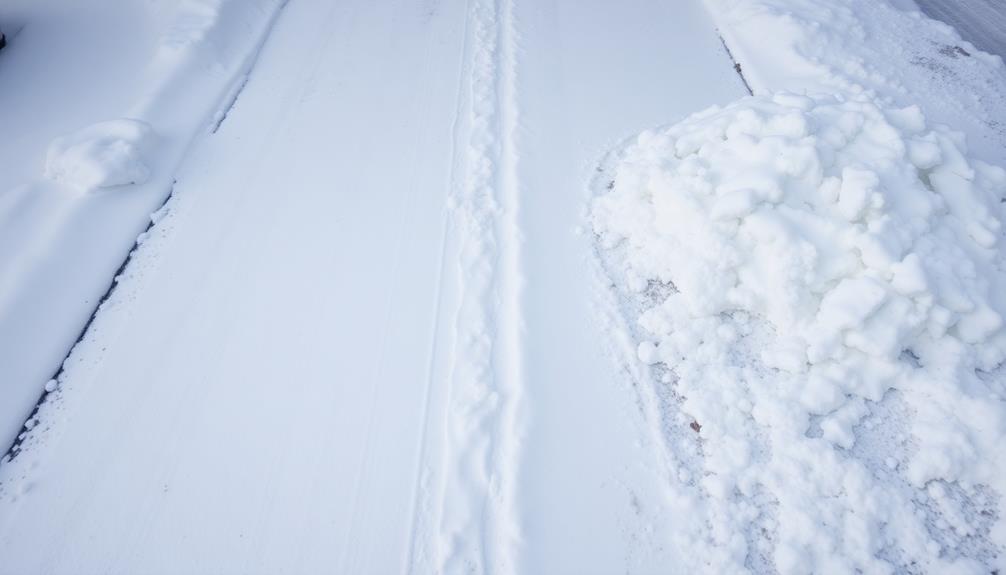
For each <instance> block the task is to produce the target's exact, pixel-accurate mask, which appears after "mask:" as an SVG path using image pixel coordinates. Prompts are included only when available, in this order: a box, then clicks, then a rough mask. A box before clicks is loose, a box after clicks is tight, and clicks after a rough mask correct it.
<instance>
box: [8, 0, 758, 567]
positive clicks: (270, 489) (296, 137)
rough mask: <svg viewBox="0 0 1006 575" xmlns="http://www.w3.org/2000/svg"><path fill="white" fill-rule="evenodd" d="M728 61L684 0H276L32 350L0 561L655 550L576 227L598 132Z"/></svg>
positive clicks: (470, 562)
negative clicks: (67, 349)
mask: <svg viewBox="0 0 1006 575" xmlns="http://www.w3.org/2000/svg"><path fill="white" fill-rule="evenodd" d="M205 4H207V3H201V2H185V3H182V4H181V5H180V6H181V7H182V8H183V9H185V10H188V9H190V8H191V9H192V10H193V11H194V14H196V15H198V14H202V12H200V11H199V10H196V8H198V7H199V6H202V5H205ZM210 4H212V3H210ZM211 13H212V11H211ZM221 21H226V20H221ZM254 22H259V20H254ZM239 32H240V33H239ZM243 34H244V32H243V31H240V30H239V31H231V32H228V33H227V34H224V35H223V36H221V37H220V38H217V37H216V36H214V33H213V32H208V33H207V34H206V35H205V36H200V35H198V34H197V35H192V36H186V37H188V38H191V39H192V42H195V44H193V45H194V46H201V45H204V44H202V43H201V42H209V43H210V45H215V44H216V41H219V40H221V38H231V39H233V38H246V37H254V35H251V36H246V35H243ZM166 45H167V46H174V45H175V43H173V42H168V43H167V44H166ZM166 49H167V48H166ZM169 53H170V50H169ZM236 54H238V52H234V53H233V54H231V55H232V56H234V57H235V58H236V57H237V56H236ZM682 54H687V56H688V57H687V58H678V57H677V55H682ZM654 61H660V62H663V64H662V69H661V72H660V73H659V74H655V73H654V72H653V67H652V65H653V62H654ZM211 69H212V67H211ZM190 80H191V79H190ZM240 84H241V83H240V75H238V81H237V82H236V83H235V84H232V85H240ZM183 85H184V83H183ZM682 86H687V87H688V88H687V89H682ZM174 88H175V87H174V86H173V85H172V86H168V88H166V89H174ZM236 93H237V92H236V91H235V92H230V93H229V94H230V96H231V97H228V95H227V94H225V95H224V97H223V98H222V100H223V101H224V107H226V103H227V102H229V101H230V100H232V99H233V95H234V94H236ZM743 93H744V89H743V86H742V84H741V83H740V81H739V79H738V78H737V76H736V75H735V74H734V72H733V70H732V69H731V63H730V61H729V58H728V57H727V55H726V53H725V51H724V50H723V48H722V46H721V44H720V42H719V40H718V38H717V36H716V34H715V31H714V28H713V26H712V23H711V21H710V20H709V18H708V15H707V13H706V12H705V10H704V8H703V6H702V5H701V3H700V2H698V1H694V2H692V1H689V2H681V3H675V5H674V6H673V7H672V6H668V5H667V4H666V3H663V2H653V1H645V0H634V1H630V2H619V3H611V2H596V3H589V4H585V3H583V2H574V1H568V2H567V1H563V2H555V3H541V2H529V1H509V0H499V1H495V2H494V1H492V0H472V1H471V2H462V1H456V2H443V3H434V2H422V3H414V2H405V1H399V2H371V1H361V2H322V1H320V0H317V1H316V0H291V2H290V3H289V4H288V5H287V6H286V8H285V9H284V10H283V12H282V13H281V15H280V17H279V18H278V20H277V21H276V25H275V27H274V28H273V30H272V32H271V34H270V36H269V39H268V41H267V42H266V44H265V45H264V47H263V48H262V51H261V54H260V56H259V58H258V61H257V63H256V65H255V67H254V69H253V71H252V73H251V74H250V76H249V78H248V81H247V84H246V85H244V87H243V90H241V91H240V93H239V94H238V95H237V97H236V100H234V106H233V108H232V109H230V110H229V111H228V112H227V113H225V114H217V115H216V116H215V120H217V121H218V122H219V123H218V124H217V123H216V122H209V123H204V124H202V125H204V126H206V127H207V128H208V130H207V131H212V132H213V133H211V134H204V135H202V136H198V137H197V138H196V143H195V144H194V145H193V146H191V147H190V148H188V149H187V150H185V154H184V155H185V159H184V161H182V163H181V166H180V167H178V168H176V169H171V168H170V166H168V165H167V164H166V163H165V162H163V161H161V162H158V163H157V165H154V166H151V173H152V180H151V181H153V180H154V179H156V178H158V177H170V178H171V179H172V180H174V182H175V183H174V193H173V196H172V199H171V200H170V201H169V202H168V204H167V205H166V206H165V207H164V208H163V209H162V210H160V211H158V212H157V213H156V214H155V215H154V216H153V217H152V218H151V219H152V220H154V221H155V225H154V227H153V228H152V229H151V230H150V231H149V232H146V233H144V234H143V235H141V237H140V241H139V244H140V245H139V247H138V248H137V249H136V250H135V252H134V254H133V256H132V259H131V261H130V263H129V265H128V266H127V267H126V268H125V269H124V270H123V272H122V274H121V276H120V277H119V279H118V283H117V287H116V289H115V290H114V291H113V293H112V295H111V297H110V298H109V299H108V300H107V301H106V303H105V304H104V305H103V306H102V309H101V310H100V311H99V313H98V314H97V316H96V319H95V321H94V322H93V324H92V325H91V327H90V329H89V330H88V331H87V333H86V335H85V336H84V338H83V340H82V341H81V342H80V343H79V344H78V345H77V347H76V348H75V349H74V351H73V353H72V354H71V355H70V357H69V358H68V360H67V361H66V363H65V369H64V370H63V371H62V373H61V374H60V375H59V377H58V379H57V381H54V382H49V383H46V382H47V381H49V378H48V374H46V375H44V376H42V377H39V378H38V379H37V383H36V385H37V386H38V389H39V390H41V389H42V388H43V386H44V387H45V389H46V390H47V391H49V395H48V396H47V397H46V400H45V402H44V403H43V405H42V406H41V408H40V410H39V412H38V413H37V415H35V416H34V417H33V418H32V419H31V420H30V421H29V423H28V425H27V426H26V427H27V428H28V429H27V430H26V431H25V432H24V433H23V441H22V442H21V443H20V444H19V445H18V447H17V449H15V453H14V455H15V457H14V458H13V459H12V460H10V461H7V462H5V463H3V464H0V557H2V558H3V561H2V562H0V572H3V573H25V572H48V573H79V572H82V571H83V572H111V573H134V572H167V573H177V572H186V573H191V572H211V573H216V572H227V571H231V572H243V573H245V572H262V573H282V572H342V573H385V572H401V571H413V572H417V573H432V572H447V573H459V572H550V573H591V572H597V573H611V572H621V571H633V572H663V571H666V570H667V569H668V566H669V565H672V566H673V565H678V564H680V563H681V562H680V558H679V557H678V556H677V553H678V551H679V549H677V548H675V547H673V546H669V545H667V544H666V538H667V537H668V534H669V533H670V532H671V529H672V527H673V525H674V522H675V520H676V519H675V518H674V517H673V516H671V515H670V514H669V513H668V512H667V511H668V510H667V507H666V499H665V498H666V492H665V477H664V473H665V471H666V467H665V461H664V455H663V453H662V452H661V451H660V450H658V449H655V448H654V445H655V442H656V441H657V436H656V434H655V433H654V429H653V428H652V427H651V426H650V425H649V424H648V423H647V420H646V419H645V417H644V413H643V412H642V411H641V405H640V404H638V397H637V394H636V391H635V388H634V387H633V386H632V385H630V381H629V379H628V378H627V377H626V376H625V374H624V373H623V372H622V371H620V369H619V367H618V365H617V364H615V363H613V362H612V361H611V358H610V357H609V353H610V352H609V345H608V344H607V339H608V336H609V333H610V329H609V328H610V324H608V323H605V321H614V320H605V319H604V318H599V317H598V313H597V309H598V298H599V297H604V296H606V295H607V294H606V292H600V293H599V292H598V290H597V289H596V288H597V284H596V283H595V281H596V280H597V276H596V275H595V274H596V272H597V269H596V266H595V262H594V260H593V259H592V257H591V252H590V245H591V242H590V239H589V238H590V236H589V235H583V234H581V235H578V234H577V227H578V225H579V224H580V223H582V215H583V214H582V210H583V209H584V205H585V202H586V200H587V195H588V182H589V181H590V179H591V178H592V177H593V175H594V174H595V170H596V167H597V161H598V160H599V159H600V158H601V157H602V156H603V155H604V153H605V152H606V150H609V149H611V148H612V147H613V146H615V145H616V144H617V143H618V142H620V141H622V140H623V139H624V138H625V137H626V136H628V135H630V134H632V133H636V132H638V131H639V130H641V129H644V128H646V127H648V126H652V125H655V124H658V123H661V122H665V121H667V120H668V119H669V118H672V119H673V118H682V117H684V116H686V115H687V114H688V113H690V112H692V111H694V110H696V109H700V108H702V107H704V106H706V105H708V104H709V103H710V102H719V103H725V102H728V101H730V100H733V99H735V98H737V97H740V96H741V95H743ZM203 95H205V94H203ZM165 100H166V101H167V98H166V99H165ZM199 103H200V105H202V103H204V100H202V99H200V100H199ZM193 105H195V104H193ZM217 109H221V108H220V107H218V108H217ZM123 116H124V117H132V118H137V119H141V120H143V121H146V122H148V123H149V124H150V125H151V126H152V127H153V129H154V130H155V131H156V132H157V133H158V135H159V138H160V139H159V140H158V141H159V142H160V143H159V144H158V145H159V146H164V145H165V144H164V141H165V140H164V139H165V138H168V137H170V134H168V133H167V132H168V130H167V129H166V127H167V126H171V125H172V124H170V123H168V122H163V121H156V119H155V118H150V117H148V116H144V115H132V114H118V115H117V116H115V117H123ZM97 121H101V120H97V119H96V120H95V122H97ZM90 123H94V122H90ZM160 149H162V150H163V148H160ZM163 154H164V152H163V151H162V152H160V153H159V154H158V157H159V158H160V157H163ZM85 157H87V158H89V157H92V156H90V155H87V154H85ZM135 191H136V190H131V189H128V187H127V189H120V187H114V188H105V189H102V190H99V191H98V192H97V193H87V194H83V195H81V194H77V195H75V196H74V197H76V198H81V199H82V200H88V199H89V198H92V197H98V198H111V197H115V198H125V197H131V196H133V195H135V194H134V192H135ZM118 192H123V193H122V194H119V195H114V196H113V195H111V194H113V193H116V194H117V193H118ZM150 209H151V210H152V209H153V208H150ZM138 223H139V224H142V223H145V222H138ZM608 303H611V302H608ZM64 319H65V318H64Z"/></svg>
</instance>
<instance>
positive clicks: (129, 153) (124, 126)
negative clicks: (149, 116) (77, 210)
mask: <svg viewBox="0 0 1006 575" xmlns="http://www.w3.org/2000/svg"><path fill="white" fill-rule="evenodd" d="M154 137H155V136H154V131H153V129H152V128H151V127H150V125H149V124H147V123H146V122H142V121H139V120H129V119H119V120H111V121H107V122H100V123H97V124H94V125H91V126H88V127H87V128H84V129H82V130H80V131H78V132H74V133H73V134H70V135H68V136H64V137H62V138H57V139H56V140H55V141H53V142H52V143H51V144H50V145H49V150H48V154H47V156H46V165H45V177H46V178H48V179H50V180H53V181H56V182H59V183H61V184H64V185H67V186H69V187H71V188H74V189H76V190H79V191H82V192H86V191H90V190H94V189H97V188H107V187H111V186H122V185H127V184H142V183H143V182H146V181H147V179H148V178H149V177H150V169H149V168H148V167H147V164H146V163H145V161H144V158H145V157H146V156H147V155H148V154H149V153H150V149H151V147H152V144H153V140H154Z"/></svg>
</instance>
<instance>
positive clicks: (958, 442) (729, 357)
mask: <svg viewBox="0 0 1006 575" xmlns="http://www.w3.org/2000/svg"><path fill="white" fill-rule="evenodd" d="M609 170H610V171H609V173H608V175H609V176H610V177H609V179H610V183H609V184H608V186H607V189H605V190H604V191H603V192H602V193H601V194H600V195H599V196H598V197H597V198H595V200H594V202H593V210H592V218H593V226H594V230H595V232H596V234H597V238H598V241H599V242H600V244H601V252H602V255H603V258H604V259H605V261H606V266H607V267H608V268H609V272H610V273H611V274H612V275H613V278H614V280H615V283H616V285H617V286H619V288H621V289H623V290H624V291H625V293H626V294H627V296H628V299H629V301H631V302H633V303H634V307H635V309H636V310H637V312H638V329H639V333H638V334H637V335H638V337H639V339H641V340H642V343H641V344H640V345H639V348H638V356H639V359H641V360H642V361H643V362H645V363H646V364H650V365H652V366H653V370H654V371H655V373H656V374H657V375H659V376H662V378H663V380H664V381H665V382H666V385H668V386H671V387H672V388H673V389H674V392H675V393H676V394H677V395H678V396H679V397H680V398H681V402H682V403H681V405H682V410H683V412H684V413H686V414H688V416H690V417H692V418H694V420H695V421H696V422H697V423H698V425H700V426H701V427H700V429H701V431H700V436H701V438H702V444H701V445H702V452H703V453H704V458H703V459H701V463H699V464H698V465H701V466H703V468H702V469H700V470H697V471H698V473H697V474H683V475H682V478H683V481H684V482H685V483H692V479H691V477H693V476H696V477H698V479H696V480H695V481H694V483H693V487H694V488H695V489H696V490H697V491H698V492H699V493H700V495H699V496H698V497H699V498H700V499H703V500H704V501H705V503H703V504H702V507H694V508H691V509H688V510H687V511H688V512H689V513H691V514H695V513H702V514H704V515H705V517H704V518H705V519H707V520H708V524H709V525H710V527H709V529H708V531H706V532H703V531H701V529H699V528H696V529H697V530H696V531H695V532H694V533H692V537H693V538H694V541H690V542H689V543H688V545H699V544H700V543H701V542H702V541H705V542H706V543H707V544H709V555H708V557H709V561H710V562H711V564H712V565H713V566H714V567H716V568H717V569H721V570H722V569H726V570H733V569H739V568H744V566H745V562H746V561H750V559H749V558H748V556H749V554H750V555H752V556H753V555H757V554H759V553H760V554H762V555H763V556H764V557H766V558H767V559H766V560H767V561H770V562H773V563H774V566H775V568H777V569H778V570H779V571H781V572H783V573H806V572H852V571H854V570H862V571H866V572H889V571H891V569H892V566H897V567H901V568H908V566H913V567H912V568H913V569H918V568H922V569H923V571H927V572H932V571H941V572H946V570H950V569H957V570H959V571H961V572H988V570H989V568H991V566H992V565H999V563H996V561H999V560H998V559H997V556H998V555H999V553H1000V552H1001V551H1002V548H1003V545H1006V526H1004V524H1003V521H1002V516H1001V512H1000V511H999V509H998V507H997V504H998V499H997V497H998V496H997V494H1002V493H1004V492H1006V409H1004V405H1006V404H1004V402H1003V400H1004V398H1006V387H1004V380H1003V378H1002V377H1001V368H1000V366H1001V364H1002V361H1003V359H1004V356H1006V332H1004V330H1003V315H1004V313H1006V291H1004V287H1006V282H1004V280H1006V276H1004V272H1003V257H1002V252H1001V249H1000V247H1001V242H1002V226H1001V220H1002V217H1003V197H1004V193H1006V172H1004V171H1003V170H1002V169H1000V168H998V167H995V166H992V165H989V164H986V163H984V162H982V161H979V160H976V159H974V158H972V157H970V156H969V153H968V149H967V146H966V144H965V140H964V137H963V136H962V135H961V134H959V133H955V132H953V131H950V130H948V129H946V128H942V127H932V126H928V125H927V123H926V120H925V118H924V117H923V114H922V113H921V111H920V110H919V109H918V108H916V107H907V108H885V107H882V106H881V105H878V104H877V103H875V101H874V100H873V99H872V98H869V97H867V96H865V95H861V96H850V97H849V98H847V99H844V98H841V97H833V96H827V97H805V96H797V95H792V94H776V95H768V96H759V97H752V98H746V99H744V100H741V101H740V102H738V103H735V104H733V105H730V106H728V107H726V108H723V109H719V108H712V109H709V110H706V111H704V112H702V113H699V114H696V115H694V116H692V117H691V118H688V119H687V120H685V121H683V122H681V123H679V124H677V125H675V126H673V127H671V128H668V129H664V130H659V131H651V132H646V133H643V134H642V135H640V136H639V137H638V139H637V140H635V141H634V142H633V143H631V144H630V145H628V146H627V147H626V148H625V149H623V150H621V151H619V152H618V153H617V154H615V155H614V156H613V159H612V161H611V163H610V166H609ZM990 488H991V489H990ZM756 502H758V503H757V504H756ZM698 524H699V525H701V522H698Z"/></svg>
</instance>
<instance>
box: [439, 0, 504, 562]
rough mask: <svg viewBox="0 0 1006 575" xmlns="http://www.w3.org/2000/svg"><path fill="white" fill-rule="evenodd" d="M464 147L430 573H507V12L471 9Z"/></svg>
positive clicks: (494, 7)
mask: <svg viewBox="0 0 1006 575" xmlns="http://www.w3.org/2000/svg"><path fill="white" fill-rule="evenodd" d="M469 18H470V31H469V34H470V35H471V36H470V38H469V41H470V56H469V57H470V59H471V60H470V67H469V70H468V73H469V74H470V76H469V78H468V84H467V86H466V89H467V97H468V98H469V100H468V102H467V121H466V123H467V128H468V134H467V143H466V150H465V152H464V153H465V157H464V159H463V161H464V170H463V176H462V178H463V179H462V182H461V185H460V186H459V187H458V188H457V189H455V190H454V193H453V195H452V198H451V203H452V207H453V223H454V228H453V229H452V234H453V235H454V236H455V237H456V240H457V244H458V254H457V256H458V265H459V277H460V278H461V285H460V296H459V302H458V309H457V315H456V318H455V334H454V335H455V349H454V353H453V356H452V361H453V364H452V366H451V367H450V376H449V382H448V387H449V389H448V397H447V407H446V422H445V425H446V429H445V433H446V438H445V445H444V454H443V456H442V461H443V464H442V465H443V468H442V469H441V473H442V477H441V478H440V481H441V498H440V501H441V502H443V503H442V506H441V509H440V510H439V511H440V519H439V528H438V531H439V535H438V541H437V542H436V543H435V546H436V551H435V554H436V557H437V559H436V562H437V567H436V569H437V570H438V571H446V572H457V571H466V572H487V571H494V570H498V569H507V568H511V567H512V565H513V554H514V546H515V544H516V530H517V526H516V524H515V520H514V517H513V512H512V510H511V508H512V491H513V488H514V480H513V478H514V477H515V472H516V461H515V459H516V451H515V445H514V443H515V442H516V441H517V440H516V438H515V436H514V431H515V430H514V426H515V425H516V417H517V411H516V404H515V401H516V399H517V390H518V389H519V378H520V363H519V336H518V330H519V301H518V289H519V275H518V274H519V249H518V247H517V245H516V242H517V241H518V232H517V226H516V218H515V210H516V201H517V195H516V181H515V177H514V165H515V162H516V150H515V149H514V144H513V141H512V136H513V131H514V126H515V122H516V110H515V106H514V99H513V88H514V87H513V81H514V73H515V70H514V68H513V50H514V46H513V36H514V30H513V28H512V26H513V24H512V17H511V13H510V6H509V3H508V2H504V1H500V2H494V1H491V0H475V2H474V3H473V4H472V5H471V6H470V14H469Z"/></svg>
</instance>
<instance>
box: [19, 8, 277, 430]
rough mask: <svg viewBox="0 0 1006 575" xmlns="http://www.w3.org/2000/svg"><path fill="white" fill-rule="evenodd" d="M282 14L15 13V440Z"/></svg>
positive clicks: (139, 10) (177, 11)
mask: <svg viewBox="0 0 1006 575" xmlns="http://www.w3.org/2000/svg"><path fill="white" fill-rule="evenodd" d="M279 7H280V2H279V0H254V1H244V0H198V1H197V0H185V1H176V0H157V1H152V2H143V3H138V2H133V1H131V0H95V1H94V2H87V3H86V4H83V3H73V2H69V3H68V2H65V1H63V0H40V1H35V0H31V1H28V0H12V1H11V2H5V3H3V5H2V6H0V22H2V23H3V26H4V30H5V31H6V33H7V35H8V37H9V39H10V42H9V45H8V46H7V47H6V48H5V49H4V50H3V52H2V53H0V84H2V85H3V86H5V89H4V90H0V125H2V126H3V130H4V137H3V139H2V141H0V157H2V158H3V169H2V170H0V339H2V341H3V342H4V343H3V345H0V394H2V396H3V401H0V438H3V439H4V440H5V441H7V442H10V441H11V440H13V439H14V438H15V436H16V435H17V434H18V430H19V429H20V428H21V426H22V423H23V422H24V421H25V419H26V418H27V417H28V415H29V414H30V413H31V411H32V408H33V406H34V405H35V403H36V402H37V401H38V399H39V397H40V396H41V395H42V393H43V386H44V384H45V382H46V381H47V380H49V379H50V378H52V377H53V375H54V374H55V373H56V372H57V371H58V370H59V367H60V363H61V362H62V361H63V359H64V358H65V357H66V355H67V353H68V351H69V350H70V348H71V347H72V346H73V345H74V343H75V342H76V341H77V339H78V337H79V336H80V335H81V331H82V330H83V329H84V328H85V327H86V326H87V325H88V323H89V321H90V317H91V315H92V313H93V312H94V310H95V308H96V306H97V305H98V303H99V301H100V300H101V299H102V298H103V297H104V294H105V293H106V292H107V291H108V290H109V288H110V284H111V283H112V278H113V277H114V276H115V274H116V270H117V269H118V268H119V267H120V265H122V262H123V260H124V259H125V258H126V256H127V255H128V253H129V251H130V249H132V247H133V246H134V243H135V241H136V239H137V236H138V235H139V234H141V233H142V232H143V231H144V229H145V228H146V227H147V226H148V224H149V220H148V216H149V214H150V213H151V212H154V211H155V210H157V209H158V208H159V207H160V206H161V205H162V204H163V203H164V201H165V199H166V198H167V197H168V195H169V194H170V193H171V189H172V185H173V181H174V177H173V176H174V171H175V170H176V168H177V166H178V165H179V163H180V162H181V161H182V159H183V158H184V157H185V155H186V152H187V150H188V148H189V146H190V144H191V142H192V141H193V138H195V137H196V136H197V135H200V134H202V133H205V132H206V131H209V130H210V129H211V128H212V126H214V125H215V124H216V123H217V122H218V121H219V118H220V117H221V116H222V114H223V112H224V110H225V109H226V107H227V106H228V105H229V104H230V103H231V102H232V100H233V96H234V94H236V90H237V88H239V87H240V86H241V84H242V82H243V78H244V74H245V73H246V71H247V69H248V68H249V67H250V66H251V64H252V63H253V61H254V56H255V54H256V53H257V49H258V46H259V45H260V43H261V42H262V40H263V36H264V35H265V33H266V31H267V30H268V29H269V26H270V24H271V22H272V20H273V18H274V17H275V16H276V14H277V11H278V9H279ZM97 62H100V65H97V64H96V63H97ZM228 96H230V97H229V98H228ZM125 185H128V190H127V189H124V188H123V187H122V186H125ZM107 186H112V187H110V188H107V189H105V188H106V187H107ZM96 191H97V192H98V193H95V192H96ZM106 192H107V193H106Z"/></svg>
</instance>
